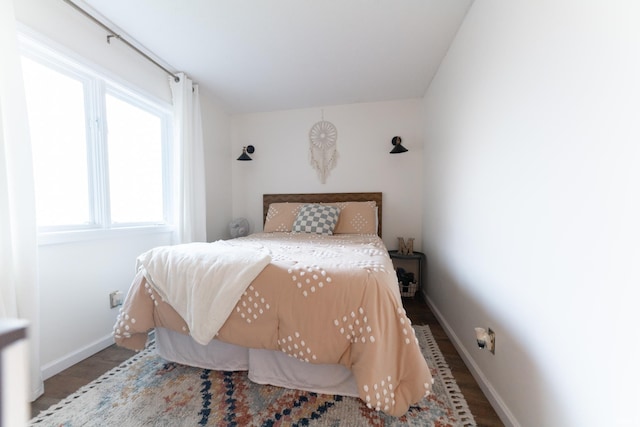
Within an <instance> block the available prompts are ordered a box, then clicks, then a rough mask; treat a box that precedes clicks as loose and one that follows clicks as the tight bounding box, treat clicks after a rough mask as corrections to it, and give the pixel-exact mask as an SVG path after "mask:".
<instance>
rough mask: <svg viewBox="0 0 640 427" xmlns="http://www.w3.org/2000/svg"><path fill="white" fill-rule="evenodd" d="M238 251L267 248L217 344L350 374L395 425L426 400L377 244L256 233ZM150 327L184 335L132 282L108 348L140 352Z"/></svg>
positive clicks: (166, 310)
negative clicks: (264, 259) (265, 258)
mask: <svg viewBox="0 0 640 427" xmlns="http://www.w3.org/2000/svg"><path fill="white" fill-rule="evenodd" d="M237 242H247V243H248V244H249V245H255V244H256V243H259V244H261V245H265V246H266V247H268V248H269V250H270V252H271V262H270V263H269V264H268V265H267V266H266V267H265V268H264V270H262V272H261V273H260V274H259V275H258V276H257V277H256V278H255V279H254V280H253V282H251V284H250V285H249V286H248V287H247V288H246V289H245V292H244V293H243V294H242V296H241V297H240V300H239V301H238V302H237V304H236V305H235V307H234V308H233V310H232V312H231V315H229V317H228V318H227V320H226V322H225V323H224V324H223V326H222V327H221V328H220V329H219V330H218V333H217V334H216V336H215V338H216V339H218V340H220V341H224V342H228V343H232V344H237V345H241V346H244V347H249V348H258V349H269V350H278V351H282V352H284V353H286V354H288V355H290V356H291V357H295V358H297V359H300V360H303V361H306V362H309V363H340V364H342V365H344V366H346V367H347V368H349V369H351V370H352V371H353V374H354V376H355V378H356V381H357V384H358V393H359V396H360V398H361V399H362V400H363V401H364V402H365V403H367V404H368V405H369V406H370V407H372V408H374V409H377V410H381V411H384V412H386V413H389V414H391V415H395V416H400V415H403V414H404V413H405V412H406V411H407V410H408V408H409V405H411V404H414V403H416V402H418V401H419V400H420V399H422V397H423V396H424V395H425V394H426V393H428V392H429V391H430V389H431V374H430V372H429V368H428V367H427V364H426V362H425V359H424V357H423V356H422V353H421V351H420V348H419V346H418V341H417V339H416V337H415V333H414V331H413V328H412V327H411V324H410V321H409V318H408V317H407V316H406V313H405V311H404V309H403V308H402V302H401V298H400V294H399V290H398V282H397V279H396V275H395V272H394V270H393V265H392V263H391V259H390V258H389V255H388V253H387V249H386V248H385V246H384V244H383V243H382V240H381V239H380V238H379V237H378V236H376V235H369V234H367V235H354V234H351V235H344V234H341V235H334V236H326V235H318V234H306V233H256V234H252V235H250V236H247V237H242V238H239V239H235V240H234V243H237ZM175 285H176V286H187V284H185V283H177V284H175ZM156 326H160V327H165V328H168V329H172V330H174V331H178V332H182V333H185V334H188V333H189V330H188V328H187V324H186V323H185V321H184V320H183V319H182V317H181V316H180V315H179V314H178V313H177V312H176V311H175V310H174V309H173V308H172V307H171V306H170V305H169V304H168V303H167V302H164V301H162V299H161V298H160V297H159V295H158V294H157V293H156V291H155V290H154V289H153V287H152V286H150V285H149V283H147V280H146V279H145V278H144V275H143V274H138V275H137V276H136V278H135V280H134V282H133V285H132V286H131V289H130V291H129V294H128V295H127V298H126V300H125V303H124V305H123V308H122V311H121V313H120V315H119V316H118V321H117V323H116V325H115V327H114V337H115V340H116V343H117V344H118V345H121V346H123V347H127V348H130V349H133V350H140V349H142V348H143V347H144V345H145V343H146V340H147V332H148V331H149V330H151V329H152V328H154V327H156Z"/></svg>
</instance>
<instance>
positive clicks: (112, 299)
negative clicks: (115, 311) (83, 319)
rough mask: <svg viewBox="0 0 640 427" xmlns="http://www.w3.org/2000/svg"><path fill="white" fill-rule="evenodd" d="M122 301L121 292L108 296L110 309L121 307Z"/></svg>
mask: <svg viewBox="0 0 640 427" xmlns="http://www.w3.org/2000/svg"><path fill="white" fill-rule="evenodd" d="M123 301H124V297H123V296H122V292H121V291H113V292H111V293H110V294H109V304H110V305H111V308H116V307H118V306H120V305H122V303H123Z"/></svg>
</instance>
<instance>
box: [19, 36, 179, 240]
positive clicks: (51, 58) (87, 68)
mask: <svg viewBox="0 0 640 427" xmlns="http://www.w3.org/2000/svg"><path fill="white" fill-rule="evenodd" d="M18 27H19V36H18V41H19V46H20V54H21V55H24V56H27V57H30V58H32V59H34V60H36V61H39V62H41V63H45V64H46V65H47V66H49V67H51V68H54V69H58V70H60V71H62V72H63V73H65V74H71V75H73V76H75V77H77V78H80V79H81V80H82V81H84V82H85V84H87V85H88V86H89V87H88V90H90V91H93V92H94V93H98V94H100V95H102V96H103V95H104V94H107V93H108V94H110V95H112V96H115V97H118V98H120V99H123V100H125V101H126V102H129V103H131V104H133V105H136V106H138V107H140V108H142V109H144V110H147V111H150V112H152V113H154V114H158V115H160V116H164V117H165V118H166V120H162V123H163V125H164V129H163V140H162V150H163V153H164V154H163V168H162V169H163V176H162V180H163V189H164V190H163V199H164V212H163V214H164V218H165V221H166V222H163V223H153V222H136V223H130V224H127V223H118V224H111V223H110V222H111V221H110V218H108V215H109V206H104V205H105V203H106V204H108V203H109V200H108V197H107V196H106V188H107V187H106V185H108V183H105V182H99V183H95V182H92V180H96V179H98V180H100V181H103V180H104V179H105V178H106V176H105V175H104V174H97V176H96V174H95V170H96V165H95V164H94V166H93V168H90V169H91V170H90V172H89V175H90V176H89V177H88V179H89V181H90V183H89V185H90V188H91V191H90V195H89V197H90V198H92V199H93V202H92V203H90V210H91V212H90V214H91V216H92V218H93V219H94V221H95V222H94V223H90V224H86V225H85V224H82V225H80V224H79V225H71V226H57V227H38V244H39V245H51V244H64V243H70V242H80V241H91V240H99V239H105V238H115V237H119V236H133V235H145V234H165V233H175V232H176V226H175V209H174V208H173V201H174V199H175V198H174V194H173V193H174V187H173V185H174V182H175V180H174V179H172V178H171V177H172V176H173V172H174V169H175V168H174V162H173V161H172V160H171V158H172V156H173V148H172V145H171V141H170V139H171V138H172V135H173V132H172V129H171V124H172V120H171V117H172V114H173V113H172V106H171V104H169V103H167V102H166V101H164V100H161V99H159V98H158V97H156V96H154V95H152V94H149V93H147V92H146V91H144V90H141V89H139V88H136V87H133V86H132V85H131V84H130V83H128V82H126V81H124V80H123V79H122V78H120V77H118V76H115V75H114V74H113V73H111V72H109V71H107V70H105V69H104V68H102V67H100V66H98V65H96V64H94V63H92V62H90V61H88V60H86V59H85V58H82V57H80V56H79V55H77V54H75V53H74V52H72V51H70V50H69V49H68V48H66V47H64V46H61V45H59V44H58V43H56V42H54V41H52V40H50V39H48V38H46V37H44V36H42V35H41V34H39V33H37V32H35V31H33V30H31V29H30V28H28V27H26V26H24V25H20V24H19V25H18ZM85 87H87V86H85ZM87 105H91V107H88V108H91V109H93V110H95V109H102V111H101V112H98V111H91V113H90V114H91V115H92V117H90V118H89V119H88V123H87V132H91V133H92V134H93V135H92V137H93V138H94V139H95V138H97V139H96V140H97V141H99V143H98V144H97V146H98V147H99V148H98V149H99V150H105V148H106V141H104V138H105V133H104V131H103V129H102V124H101V123H99V122H98V120H97V117H105V114H104V113H105V112H104V105H98V106H96V105H95V103H88V104H87ZM100 113H101V114H100ZM87 149H88V150H91V149H92V147H89V146H88V147H87ZM105 155H106V153H101V154H98V156H105ZM88 156H89V157H90V158H91V159H93V160H92V161H95V159H96V155H94V153H88ZM95 208H98V209H95Z"/></svg>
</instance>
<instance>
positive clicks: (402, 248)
mask: <svg viewBox="0 0 640 427" xmlns="http://www.w3.org/2000/svg"><path fill="white" fill-rule="evenodd" d="M398 252H400V253H401V254H402V255H413V237H410V238H409V239H407V243H405V242H404V237H398Z"/></svg>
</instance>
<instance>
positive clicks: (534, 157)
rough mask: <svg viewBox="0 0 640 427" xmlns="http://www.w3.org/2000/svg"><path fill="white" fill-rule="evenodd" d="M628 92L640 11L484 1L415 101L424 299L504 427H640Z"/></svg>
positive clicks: (637, 87) (637, 86) (637, 123)
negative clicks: (485, 340)
mask: <svg viewBox="0 0 640 427" xmlns="http://www.w3.org/2000/svg"><path fill="white" fill-rule="evenodd" d="M639 76H640V4H639V3H638V2H635V1H625V0H607V1H604V0H602V1H578V0H574V1H571V0H562V1H561V0H554V1H541V2H538V1H535V2H534V1H525V0H519V1H510V2H504V1H497V0H485V1H476V2H475V3H474V4H473V6H472V8H471V10H470V12H469V14H468V16H467V18H466V20H465V22H464V24H463V26H462V28H461V29H460V31H459V33H458V35H457V37H456V39H455V41H454V43H453V45H452V47H451V49H450V51H449V53H448V55H447V57H446V59H445V61H444V63H443V64H442V66H441V68H440V70H439V72H438V74H437V76H436V78H435V79H434V81H433V82H432V84H431V86H430V88H429V90H428V91H427V94H426V96H425V98H424V105H425V116H424V118H425V124H424V129H425V149H424V181H423V182H424V194H423V197H424V236H423V238H424V242H425V243H424V245H425V247H426V252H427V255H428V256H429V260H430V267H431V268H430V270H429V288H428V298H429V300H430V303H431V304H432V305H433V307H434V308H435V309H436V311H437V312H438V314H439V315H440V316H441V319H442V320H443V322H444V323H445V326H446V327H447V329H448V332H449V333H450V334H451V336H452V337H453V338H454V340H455V341H456V343H457V345H458V346H459V347H460V349H461V351H462V352H463V354H464V356H465V357H466V358H467V359H468V361H469V362H470V365H471V367H472V369H473V370H474V371H475V373H476V375H477V377H478V378H479V379H480V380H481V382H482V383H483V385H484V387H485V389H486V390H487V391H488V392H489V393H490V397H491V399H492V400H493V401H494V403H496V406H497V409H498V411H499V412H500V413H501V415H502V416H503V419H504V420H505V422H507V423H508V424H514V425H517V424H520V425H523V426H578V425H579V426H602V425H611V426H613V425H616V426H622V425H640V415H638V412H637V404H638V402H640V392H639V391H638V387H637V383H638V379H640V375H638V374H639V369H638V361H639V360H640V351H639V349H638V329H637V327H638V320H639V319H638V317H639V316H638V314H637V313H638V312H639V310H638V309H637V298H636V297H634V296H633V295H635V292H636V291H635V289H634V288H637V286H638V284H639V283H640V280H639V279H640V272H639V268H638V266H639V265H640V262H639V259H640V258H639V255H640V244H639V242H640V226H639V224H640V221H639V220H638V219H639V218H640V167H639V166H638V165H640V78H639ZM474 326H483V327H491V328H492V329H494V330H495V331H496V335H497V345H496V354H495V356H493V355H491V354H490V353H489V352H487V351H480V350H478V349H477V347H476V346H475V343H474V334H473V327H474Z"/></svg>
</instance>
